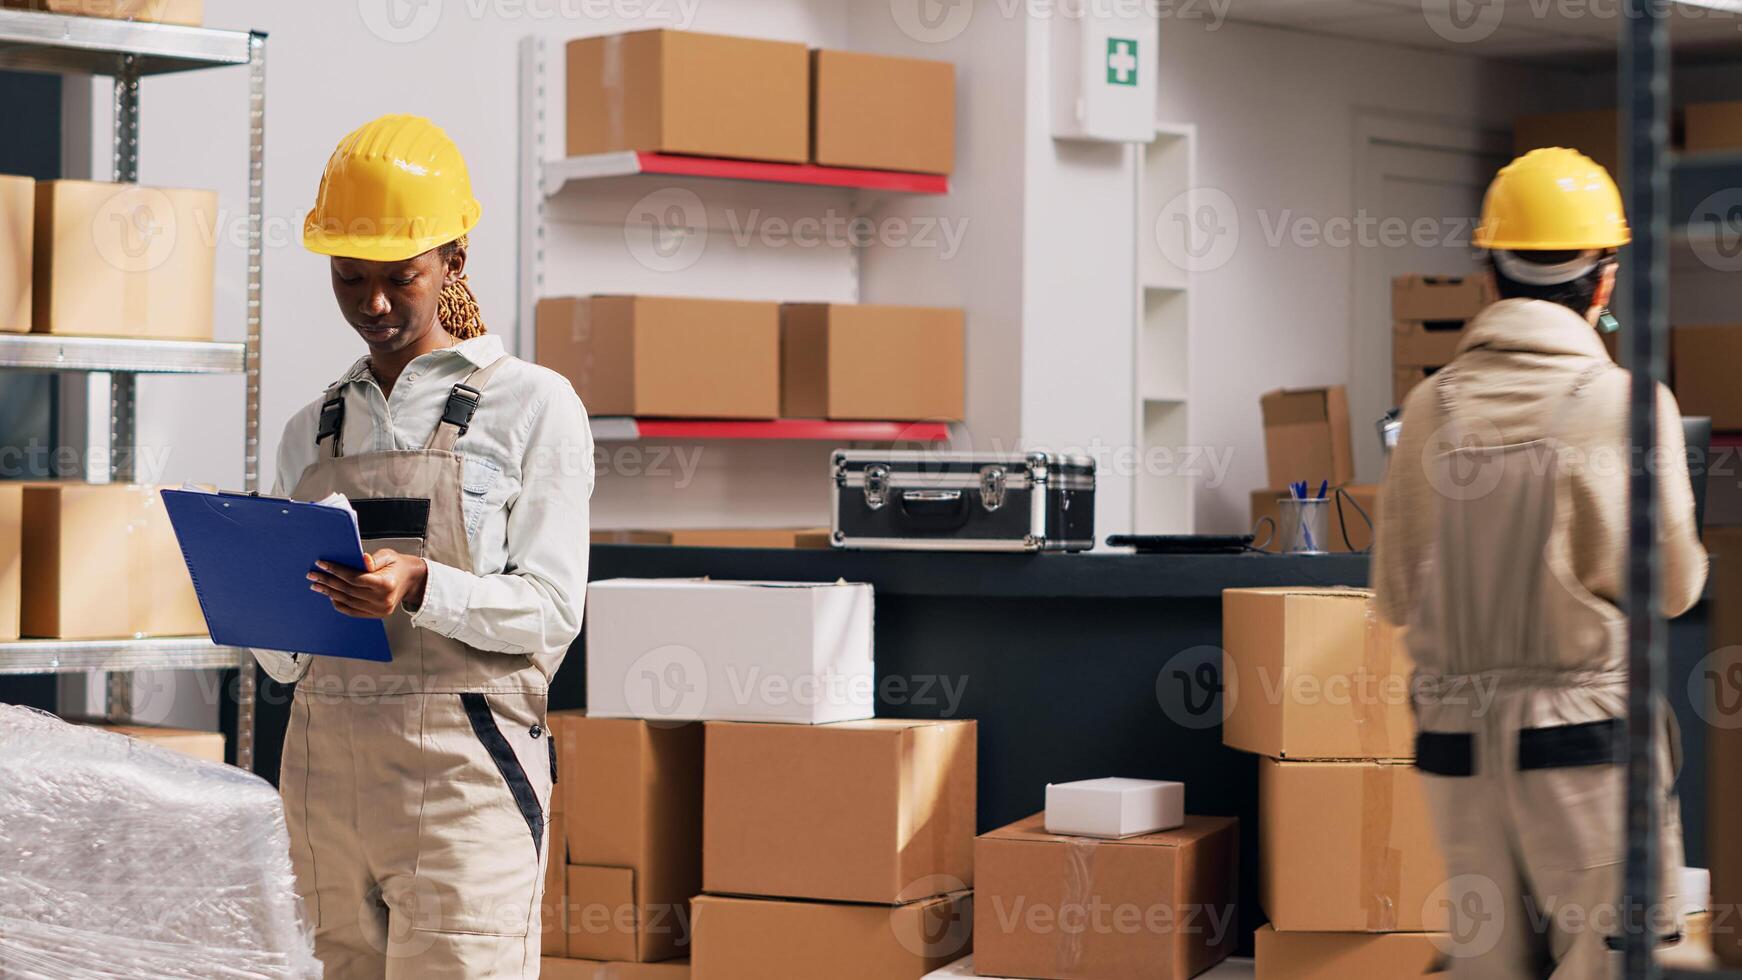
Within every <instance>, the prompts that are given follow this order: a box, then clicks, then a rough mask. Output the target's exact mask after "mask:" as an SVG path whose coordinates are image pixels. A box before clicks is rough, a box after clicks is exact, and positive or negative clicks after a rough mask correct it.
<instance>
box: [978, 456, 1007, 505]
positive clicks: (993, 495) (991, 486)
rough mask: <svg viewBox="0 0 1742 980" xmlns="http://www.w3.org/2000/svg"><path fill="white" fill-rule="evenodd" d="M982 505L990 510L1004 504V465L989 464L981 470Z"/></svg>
mask: <svg viewBox="0 0 1742 980" xmlns="http://www.w3.org/2000/svg"><path fill="white" fill-rule="evenodd" d="M980 506H981V507H984V508H986V510H987V511H988V512H991V511H995V510H997V509H998V508H1000V507H1002V506H1004V467H1002V466H988V467H985V468H984V469H982V470H981V471H980Z"/></svg>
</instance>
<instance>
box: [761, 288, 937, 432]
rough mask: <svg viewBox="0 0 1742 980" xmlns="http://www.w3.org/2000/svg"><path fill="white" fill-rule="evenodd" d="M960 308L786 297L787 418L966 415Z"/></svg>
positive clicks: (783, 369)
mask: <svg viewBox="0 0 1742 980" xmlns="http://www.w3.org/2000/svg"><path fill="white" fill-rule="evenodd" d="M965 330H966V328H965V324H964V320H963V316H962V311H961V310H959V309H950V308H944V307H929V306H853V305H844V304H839V303H787V304H785V305H783V306H782V307H781V308H780V368H781V397H780V414H781V415H782V416H783V417H786V418H827V419H872V420H878V419H887V420H891V421H907V420H925V421H948V422H955V421H960V420H961V418H962V416H963V415H964V414H965V412H966V397H967V395H966V390H965V388H964V384H965V381H964V379H965V371H966V367H965V365H966V353H965V347H964V344H965V340H964V337H965Z"/></svg>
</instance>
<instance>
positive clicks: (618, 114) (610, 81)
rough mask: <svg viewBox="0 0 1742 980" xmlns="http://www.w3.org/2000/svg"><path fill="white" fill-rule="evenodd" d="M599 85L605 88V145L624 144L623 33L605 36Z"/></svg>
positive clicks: (618, 145)
mask: <svg viewBox="0 0 1742 980" xmlns="http://www.w3.org/2000/svg"><path fill="white" fill-rule="evenodd" d="M599 87H600V88H602V89H604V90H605V145H606V146H610V147H620V146H622V145H623V139H624V136H623V131H624V128H625V127H624V125H623V103H624V101H625V99H626V96H625V94H624V92H623V35H621V34H612V35H611V36H609V37H607V38H605V49H604V53H603V56H602V57H600V59H599Z"/></svg>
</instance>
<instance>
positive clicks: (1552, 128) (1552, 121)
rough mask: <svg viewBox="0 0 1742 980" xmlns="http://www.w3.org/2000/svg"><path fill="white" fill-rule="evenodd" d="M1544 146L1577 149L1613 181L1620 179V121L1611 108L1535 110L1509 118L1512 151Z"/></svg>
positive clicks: (1523, 150) (1515, 153)
mask: <svg viewBox="0 0 1742 980" xmlns="http://www.w3.org/2000/svg"><path fill="white" fill-rule="evenodd" d="M1545 146H1565V147H1571V148H1572V149H1575V150H1578V151H1579V152H1580V153H1583V154H1584V155H1585V156H1588V157H1590V158H1591V159H1593V160H1595V161H1597V162H1598V163H1600V164H1602V165H1603V169H1605V170H1607V171H1609V176H1611V177H1613V178H1615V181H1616V183H1620V182H1621V181H1622V174H1621V121H1620V117H1619V116H1617V115H1616V113H1615V110H1614V109H1592V110H1588V111H1584V112H1547V113H1537V114H1533V115H1525V116H1519V117H1518V118H1517V119H1516V120H1515V121H1514V122H1513V124H1512V149H1513V153H1514V155H1517V154H1522V153H1524V152H1525V151H1527V150H1535V149H1540V148H1541V147H1545Z"/></svg>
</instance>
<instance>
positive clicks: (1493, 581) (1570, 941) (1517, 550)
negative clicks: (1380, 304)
mask: <svg viewBox="0 0 1742 980" xmlns="http://www.w3.org/2000/svg"><path fill="white" fill-rule="evenodd" d="M1597 370H1599V369H1598V368H1593V369H1591V370H1589V371H1586V372H1585V373H1584V374H1582V375H1580V376H1579V378H1578V380H1577V381H1576V382H1575V383H1574V385H1573V388H1572V390H1571V391H1570V392H1568V394H1567V395H1566V396H1565V397H1564V398H1563V399H1562V400H1561V402H1560V404H1559V406H1558V407H1557V408H1556V409H1554V411H1553V418H1552V420H1551V421H1550V423H1549V425H1548V428H1547V431H1548V432H1549V433H1551V434H1552V433H1554V432H1557V431H1563V430H1562V428H1561V424H1562V423H1563V422H1564V420H1565V419H1567V418H1569V417H1571V415H1572V413H1576V412H1579V411H1580V410H1581V404H1580V399H1581V394H1582V392H1583V390H1584V388H1585V386H1586V384H1587V383H1589V381H1590V379H1591V378H1592V377H1593V376H1594V374H1595V372H1596V371H1597ZM1435 382H1436V388H1437V391H1438V395H1439V398H1440V401H1441V407H1442V408H1443V411H1444V417H1445V418H1446V419H1447V420H1448V423H1447V425H1448V427H1449V428H1450V430H1451V431H1449V432H1448V433H1447V435H1448V437H1449V438H1448V441H1449V443H1450V444H1451V446H1453V447H1456V448H1452V449H1450V450H1449V451H1445V452H1443V453H1441V454H1440V455H1438V456H1436V457H1433V458H1431V460H1430V461H1429V464H1428V466H1429V469H1428V473H1429V476H1428V480H1429V483H1430V484H1431V485H1432V486H1433V488H1434V490H1435V491H1437V492H1436V493H1435V495H1434V496H1435V499H1436V500H1437V501H1438V507H1439V515H1438V521H1437V528H1438V532H1437V538H1436V540H1435V541H1434V543H1433V545H1432V546H1431V548H1430V549H1429V557H1428V564H1427V566H1425V567H1424V569H1423V571H1422V575H1421V581H1422V583H1423V584H1422V587H1421V590H1420V598H1419V600H1418V602H1417V603H1416V608H1415V610H1414V614H1413V617H1412V620H1411V622H1410V624H1409V630H1408V632H1407V643H1408V646H1409V650H1410V653H1411V655H1412V656H1413V657H1414V660H1415V664H1416V677H1415V682H1414V697H1415V705H1416V715H1417V722H1418V727H1419V735H1418V738H1417V743H1416V756H1417V759H1416V764H1417V766H1418V767H1419V768H1420V769H1421V771H1422V773H1423V783H1424V784H1425V787H1426V793H1427V797H1428V803H1429V807H1430V809H1431V810H1432V811H1433V813H1434V819H1435V822H1436V825H1437V829H1438V835H1439V839H1440V842H1441V845H1442V848H1443V850H1444V852H1445V858H1446V868H1447V875H1448V882H1447V887H1446V889H1445V890H1444V891H1443V892H1442V893H1439V894H1437V895H1436V897H1435V900H1436V901H1438V900H1443V901H1445V902H1446V903H1447V911H1448V912H1449V913H1450V918H1451V931H1450V938H1449V941H1448V942H1447V944H1446V952H1447V953H1448V957H1447V959H1448V962H1449V966H1450V973H1451V975H1452V976H1453V977H1459V978H1477V977H1480V978H1484V980H1510V978H1542V977H1553V978H1556V980H1576V978H1587V977H1589V978H1597V977H1608V976H1610V975H1611V971H1612V964H1613V963H1616V962H1618V960H1617V959H1615V958H1614V955H1612V954H1611V953H1610V952H1609V950H1608V944H1607V938H1608V937H1609V936H1611V935H1613V934H1614V933H1615V932H1616V931H1617V929H1616V926H1617V913H1618V909H1619V905H1618V901H1619V895H1620V888H1621V870H1622V863H1621V862H1622V861H1623V859H1624V855H1625V841H1624V833H1623V831H1624V826H1625V821H1624V816H1623V812H1624V805H1625V795H1626V770H1625V766H1624V764H1623V762H1624V760H1625V755H1624V750H1623V747H1622V746H1623V742H1622V741H1621V735H1622V732H1623V729H1624V725H1625V716H1626V713H1627V648H1626V628H1627V620H1626V618H1625V617H1624V616H1623V615H1621V613H1620V612H1619V611H1618V610H1617V609H1616V608H1615V607H1614V606H1613V605H1611V604H1609V603H1608V602H1605V601H1603V600H1602V599H1600V598H1598V597H1596V596H1594V595H1592V594H1591V593H1590V592H1589V591H1587V590H1586V589H1585V587H1584V586H1583V585H1582V584H1581V583H1580V582H1579V579H1578V578H1577V576H1575V575H1574V574H1573V571H1572V564H1571V560H1570V557H1569V556H1570V550H1571V546H1570V541H1569V535H1568V533H1567V529H1568V526H1569V521H1570V515H1571V513H1572V505H1571V501H1570V499H1569V496H1568V483H1569V481H1568V480H1566V479H1564V478H1563V473H1564V471H1565V467H1567V466H1569V465H1574V464H1576V463H1579V462H1581V461H1577V460H1573V459H1570V458H1567V457H1564V456H1563V455H1562V452H1561V450H1562V449H1564V447H1563V446H1561V445H1560V444H1559V443H1558V442H1557V441H1556V440H1555V439H1554V438H1553V437H1552V435H1551V436H1550V437H1547V438H1542V439H1537V440H1533V441H1529V442H1524V443H1517V444H1513V445H1501V446H1477V445H1473V444H1472V442H1473V441H1474V440H1472V439H1470V438H1469V437H1468V434H1467V433H1462V432H1460V431H1458V427H1459V422H1458V420H1459V419H1460V418H1461V417H1464V416H1461V415H1460V413H1459V412H1458V411H1457V406H1456V404H1455V403H1456V400H1457V393H1458V375H1457V366H1456V365H1455V364H1454V365H1453V366H1452V367H1448V368H1444V369H1442V370H1441V371H1440V372H1439V373H1438V374H1436V375H1435ZM1583 462H1589V461H1583ZM1665 717H1666V718H1667V717H1668V714H1667V709H1665ZM1672 725H1673V722H1669V723H1668V725H1666V730H1665V732H1664V733H1663V735H1662V737H1660V740H1659V744H1660V749H1659V773H1660V779H1659V785H1660V787H1661V793H1662V796H1661V799H1660V804H1661V805H1660V808H1659V820H1660V826H1661V827H1662V830H1663V833H1662V838H1661V840H1662V847H1663V850H1662V852H1661V853H1662V855H1663V857H1662V861H1663V865H1664V878H1665V883H1666V887H1665V891H1664V898H1665V902H1664V905H1665V908H1666V909H1669V910H1673V909H1674V908H1675V905H1674V897H1673V896H1674V882H1675V880H1676V875H1677V871H1678V869H1679V868H1680V866H1681V859H1682V850H1681V821H1680V813H1679V810H1678V807H1677V803H1676V800H1675V797H1674V795H1673V789H1672V788H1671V782H1672V780H1673V772H1674V767H1675V765H1676V763H1675V762H1674V761H1673V760H1672V759H1671V755H1672V747H1671V745H1670V743H1671V742H1672V741H1673V733H1672V732H1671V730H1670V728H1669V726H1672ZM1660 912H1661V910H1660ZM1656 928H1657V930H1658V931H1659V933H1660V934H1661V935H1665V936H1668V935H1673V934H1675V933H1677V932H1679V928H1680V922H1679V917H1678V916H1677V915H1675V914H1674V912H1673V911H1671V912H1669V913H1667V914H1666V915H1665V916H1664V917H1662V918H1660V919H1659V920H1658V921H1657V922H1656Z"/></svg>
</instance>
